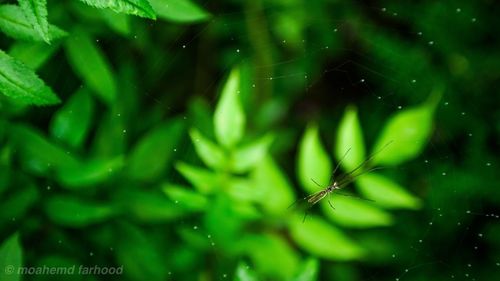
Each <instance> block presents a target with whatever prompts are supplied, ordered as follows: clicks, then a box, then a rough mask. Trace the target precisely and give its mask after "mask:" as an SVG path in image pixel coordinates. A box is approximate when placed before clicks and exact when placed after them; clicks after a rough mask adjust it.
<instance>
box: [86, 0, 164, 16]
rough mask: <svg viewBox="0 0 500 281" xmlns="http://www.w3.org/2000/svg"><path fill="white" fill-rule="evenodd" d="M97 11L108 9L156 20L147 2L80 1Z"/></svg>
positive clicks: (145, 0)
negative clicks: (97, 9)
mask: <svg viewBox="0 0 500 281" xmlns="http://www.w3.org/2000/svg"><path fill="white" fill-rule="evenodd" d="M80 1H82V2H84V3H85V4H87V5H89V6H93V7H96V8H99V9H104V8H108V9H111V10H113V11H115V12H117V13H125V14H130V15H136V16H140V17H144V18H150V19H156V14H155V11H154V10H153V8H152V7H151V4H149V2H148V0H80Z"/></svg>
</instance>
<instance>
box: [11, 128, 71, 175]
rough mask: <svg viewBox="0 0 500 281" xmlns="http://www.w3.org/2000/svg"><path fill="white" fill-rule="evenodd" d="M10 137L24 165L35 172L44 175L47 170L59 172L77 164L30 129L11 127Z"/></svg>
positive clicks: (68, 154)
mask: <svg viewBox="0 0 500 281" xmlns="http://www.w3.org/2000/svg"><path fill="white" fill-rule="evenodd" d="M11 137H12V141H13V144H14V145H15V147H16V148H17V150H18V151H19V152H20V154H21V156H22V161H23V162H24V164H25V165H27V166H28V168H30V169H31V170H33V171H35V172H38V173H41V174H44V173H47V172H48V171H49V170H53V169H55V170H59V169H63V168H67V167H72V166H75V165H77V164H78V161H77V160H76V159H75V157H73V156H72V155H71V154H70V153H68V152H67V151H65V150H63V149H62V148H61V147H59V146H57V145H55V144H53V143H52V142H49V141H48V140H47V139H45V137H44V136H43V135H42V134H40V133H39V132H38V131H36V130H34V129H32V128H30V127H27V126H14V127H12V128H11Z"/></svg>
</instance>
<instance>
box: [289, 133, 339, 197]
mask: <svg viewBox="0 0 500 281" xmlns="http://www.w3.org/2000/svg"><path fill="white" fill-rule="evenodd" d="M298 153H299V159H298V167H297V172H298V178H299V181H300V184H301V186H302V187H303V188H304V189H305V190H306V191H307V192H311V193H312V192H315V191H318V190H319V189H321V186H324V187H326V186H327V185H328V184H329V182H328V181H329V179H330V176H331V174H332V172H333V169H332V163H331V161H330V158H329V157H328V154H327V152H326V150H325V148H324V147H323V145H322V144H321V140H320V137H319V132H318V127H317V126H316V125H309V126H307V129H306V131H305V133H304V136H303V137H302V140H301V141H300V144H299V152H298ZM315 182H316V183H318V184H320V185H321V186H318V185H317V184H316V183H315Z"/></svg>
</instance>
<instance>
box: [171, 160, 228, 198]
mask: <svg viewBox="0 0 500 281" xmlns="http://www.w3.org/2000/svg"><path fill="white" fill-rule="evenodd" d="M175 168H176V169H177V171H179V173H181V174H182V176H183V177H184V178H186V180H188V181H189V183H191V184H192V185H193V187H195V188H196V189H197V190H198V191H199V192H200V193H212V192H214V191H216V190H217V189H218V188H219V185H220V178H219V176H218V175H217V174H215V173H213V172H211V171H209V170H206V169H202V168H199V167H195V166H191V165H188V164H185V163H182V162H180V163H178V164H177V165H176V166H175Z"/></svg>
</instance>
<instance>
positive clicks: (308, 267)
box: [293, 258, 319, 281]
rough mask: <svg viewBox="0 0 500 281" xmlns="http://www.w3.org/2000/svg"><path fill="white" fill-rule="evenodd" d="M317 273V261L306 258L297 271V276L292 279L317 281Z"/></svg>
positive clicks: (296, 280)
mask: <svg viewBox="0 0 500 281" xmlns="http://www.w3.org/2000/svg"><path fill="white" fill-rule="evenodd" d="M318 272H319V262H318V260H317V259H313V258H308V259H307V260H306V261H305V262H304V263H303V265H302V266H301V268H300V269H299V274H297V276H296V277H295V278H293V281H316V280H318Z"/></svg>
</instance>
